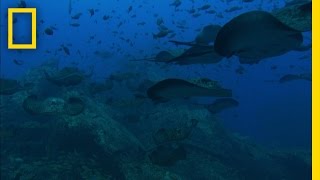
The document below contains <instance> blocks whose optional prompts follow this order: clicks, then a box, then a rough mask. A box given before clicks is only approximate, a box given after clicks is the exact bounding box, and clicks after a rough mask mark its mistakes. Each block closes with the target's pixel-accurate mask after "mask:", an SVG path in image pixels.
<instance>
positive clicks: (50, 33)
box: [44, 28, 53, 36]
mask: <svg viewBox="0 0 320 180" xmlns="http://www.w3.org/2000/svg"><path fill="white" fill-rule="evenodd" d="M44 33H46V34H47V35H49V36H51V35H53V30H52V28H46V29H45V30H44Z"/></svg>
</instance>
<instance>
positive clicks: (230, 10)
mask: <svg viewBox="0 0 320 180" xmlns="http://www.w3.org/2000/svg"><path fill="white" fill-rule="evenodd" d="M241 9H242V7H239V6H234V7H231V8H229V9H226V10H225V12H233V11H238V10H241Z"/></svg>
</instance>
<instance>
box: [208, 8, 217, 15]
mask: <svg viewBox="0 0 320 180" xmlns="http://www.w3.org/2000/svg"><path fill="white" fill-rule="evenodd" d="M206 13H207V14H215V13H216V11H215V10H213V9H212V10H209V11H206Z"/></svg>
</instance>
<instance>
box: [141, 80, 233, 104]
mask: <svg viewBox="0 0 320 180" xmlns="http://www.w3.org/2000/svg"><path fill="white" fill-rule="evenodd" d="M207 83H208V84H209V83H211V84H212V85H211V86H210V87H209V86H208V87H206V85H203V84H201V83H192V82H189V81H185V80H182V79H165V80H162V81H160V82H158V83H156V84H155V85H153V86H151V87H150V88H149V89H148V91H147V95H148V97H149V98H150V99H152V100H153V101H155V102H166V101H168V100H170V99H177V98H189V97H201V96H203V97H205V96H213V97H231V96H232V91H231V90H230V89H224V88H222V87H220V86H219V85H218V84H217V83H216V82H214V81H211V80H208V81H207Z"/></svg>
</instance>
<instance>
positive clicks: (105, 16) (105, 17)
mask: <svg viewBox="0 0 320 180" xmlns="http://www.w3.org/2000/svg"><path fill="white" fill-rule="evenodd" d="M102 19H103V20H104V21H106V20H108V19H110V16H107V15H104V16H103V17H102Z"/></svg>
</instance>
